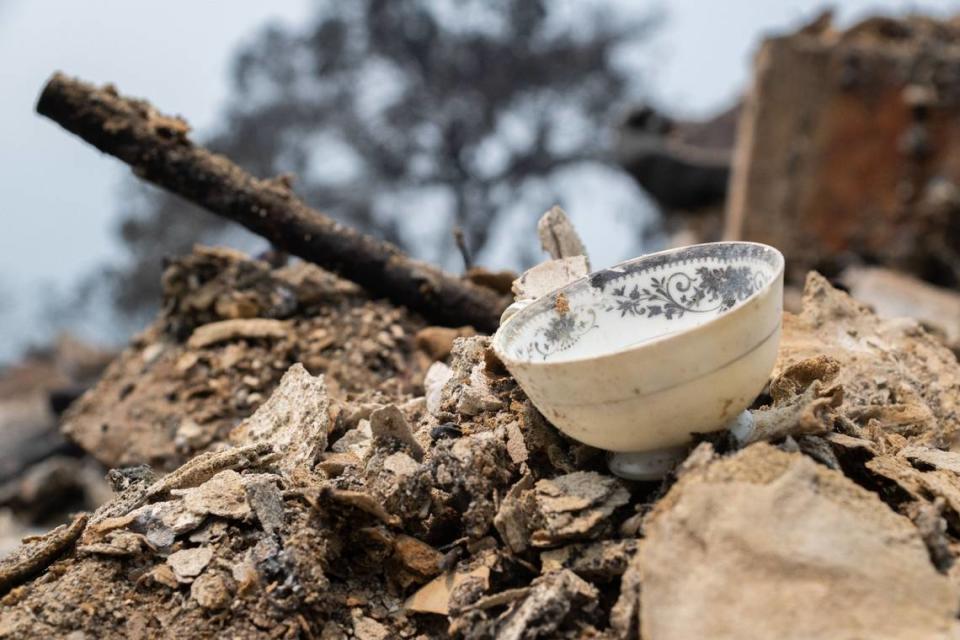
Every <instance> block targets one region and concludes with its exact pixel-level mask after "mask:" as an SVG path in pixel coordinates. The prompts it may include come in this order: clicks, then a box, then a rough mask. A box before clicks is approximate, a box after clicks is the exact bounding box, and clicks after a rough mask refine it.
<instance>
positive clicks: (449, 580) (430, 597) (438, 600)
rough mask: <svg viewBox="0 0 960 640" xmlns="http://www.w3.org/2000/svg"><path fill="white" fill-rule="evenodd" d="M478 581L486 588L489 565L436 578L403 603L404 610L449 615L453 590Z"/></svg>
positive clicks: (488, 577) (480, 565) (488, 579)
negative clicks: (469, 582)
mask: <svg viewBox="0 0 960 640" xmlns="http://www.w3.org/2000/svg"><path fill="white" fill-rule="evenodd" d="M471 580H478V581H480V582H481V583H482V584H483V585H485V586H484V588H486V586H488V585H489V581H490V566H489V564H479V565H477V566H475V567H472V568H470V569H464V570H461V571H454V572H450V573H445V574H443V575H441V576H437V577H436V578H434V579H433V580H431V581H430V582H428V583H427V584H425V585H423V586H422V587H420V589H418V590H417V591H416V592H415V593H414V594H413V595H412V596H410V597H409V598H407V600H406V602H404V605H403V606H404V608H405V609H406V610H407V611H412V612H414V613H436V614H439V615H443V616H445V615H447V614H449V613H450V598H451V596H452V594H453V592H454V590H455V589H457V588H458V587H460V586H461V585H464V584H466V583H467V582H468V581H471Z"/></svg>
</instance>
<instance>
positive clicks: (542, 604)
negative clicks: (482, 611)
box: [496, 569, 600, 640]
mask: <svg viewBox="0 0 960 640" xmlns="http://www.w3.org/2000/svg"><path fill="white" fill-rule="evenodd" d="M599 595H600V593H599V592H598V591H597V589H596V588H595V587H594V586H593V585H591V584H590V583H588V582H586V581H584V580H582V579H581V578H579V577H577V574H575V573H573V572H572V571H569V570H567V569H562V570H560V571H557V572H555V573H548V574H546V575H543V576H540V577H539V578H537V579H535V580H534V581H533V582H532V583H531V588H530V591H529V593H527V595H526V597H525V598H523V599H522V600H518V601H516V602H515V603H514V604H512V605H511V606H510V607H509V608H508V609H507V611H506V612H505V613H504V614H503V616H502V617H501V619H500V620H498V625H497V633H496V637H497V638H498V640H522V639H523V638H548V637H552V636H553V634H555V633H556V632H557V630H558V629H560V628H561V627H562V626H563V625H564V623H565V622H566V621H567V618H568V616H569V617H571V618H575V619H577V620H578V621H583V620H584V618H586V617H587V616H588V615H589V613H590V611H591V610H592V609H594V608H595V607H596V600H597V598H598V597H599Z"/></svg>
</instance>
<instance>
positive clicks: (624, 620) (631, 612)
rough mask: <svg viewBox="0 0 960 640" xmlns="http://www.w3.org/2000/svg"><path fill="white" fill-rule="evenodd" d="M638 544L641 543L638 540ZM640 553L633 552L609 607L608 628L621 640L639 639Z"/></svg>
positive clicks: (641, 581)
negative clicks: (618, 590) (615, 599)
mask: <svg viewBox="0 0 960 640" xmlns="http://www.w3.org/2000/svg"><path fill="white" fill-rule="evenodd" d="M638 544H643V542H642V541H640V542H639V543H638ZM642 576H643V567H642V565H641V564H640V554H639V553H637V554H634V556H633V557H632V558H631V559H630V561H629V563H628V564H627V568H626V570H625V571H624V572H623V577H622V578H621V580H620V595H619V596H618V597H617V601H616V603H615V604H614V605H613V607H612V608H611V609H610V628H611V629H613V631H614V632H615V633H616V634H617V636H616V637H617V638H620V639H621V640H640V614H641V611H640V594H641V593H642V584H643V578H642Z"/></svg>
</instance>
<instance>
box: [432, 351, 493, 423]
mask: <svg viewBox="0 0 960 640" xmlns="http://www.w3.org/2000/svg"><path fill="white" fill-rule="evenodd" d="M489 348H490V338H487V337H485V336H477V337H474V338H457V340H456V341H455V342H454V347H453V357H452V359H451V369H452V370H453V374H452V375H451V377H450V379H449V380H448V381H447V383H446V384H445V385H444V387H443V391H442V392H441V402H440V408H441V410H446V411H450V412H454V413H459V414H462V415H465V416H476V415H479V414H480V413H483V412H485V411H497V410H499V409H501V408H503V401H501V400H500V398H498V397H497V396H496V395H495V394H494V393H493V392H492V391H491V390H490V384H489V381H488V380H487V375H486V367H487V361H486V356H485V354H486V351H487V350H488V349H489Z"/></svg>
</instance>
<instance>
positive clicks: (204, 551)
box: [167, 547, 213, 582]
mask: <svg viewBox="0 0 960 640" xmlns="http://www.w3.org/2000/svg"><path fill="white" fill-rule="evenodd" d="M211 559H213V549H211V548H210V547H194V548H192V549H181V550H180V551H175V552H173V553H171V554H170V555H169V556H167V564H168V565H170V568H171V569H172V570H173V575H175V576H176V578H177V580H179V581H180V582H192V581H193V579H194V578H196V577H197V576H198V575H200V573H201V572H202V571H203V570H204V569H206V568H207V565H208V564H210V560H211Z"/></svg>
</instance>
